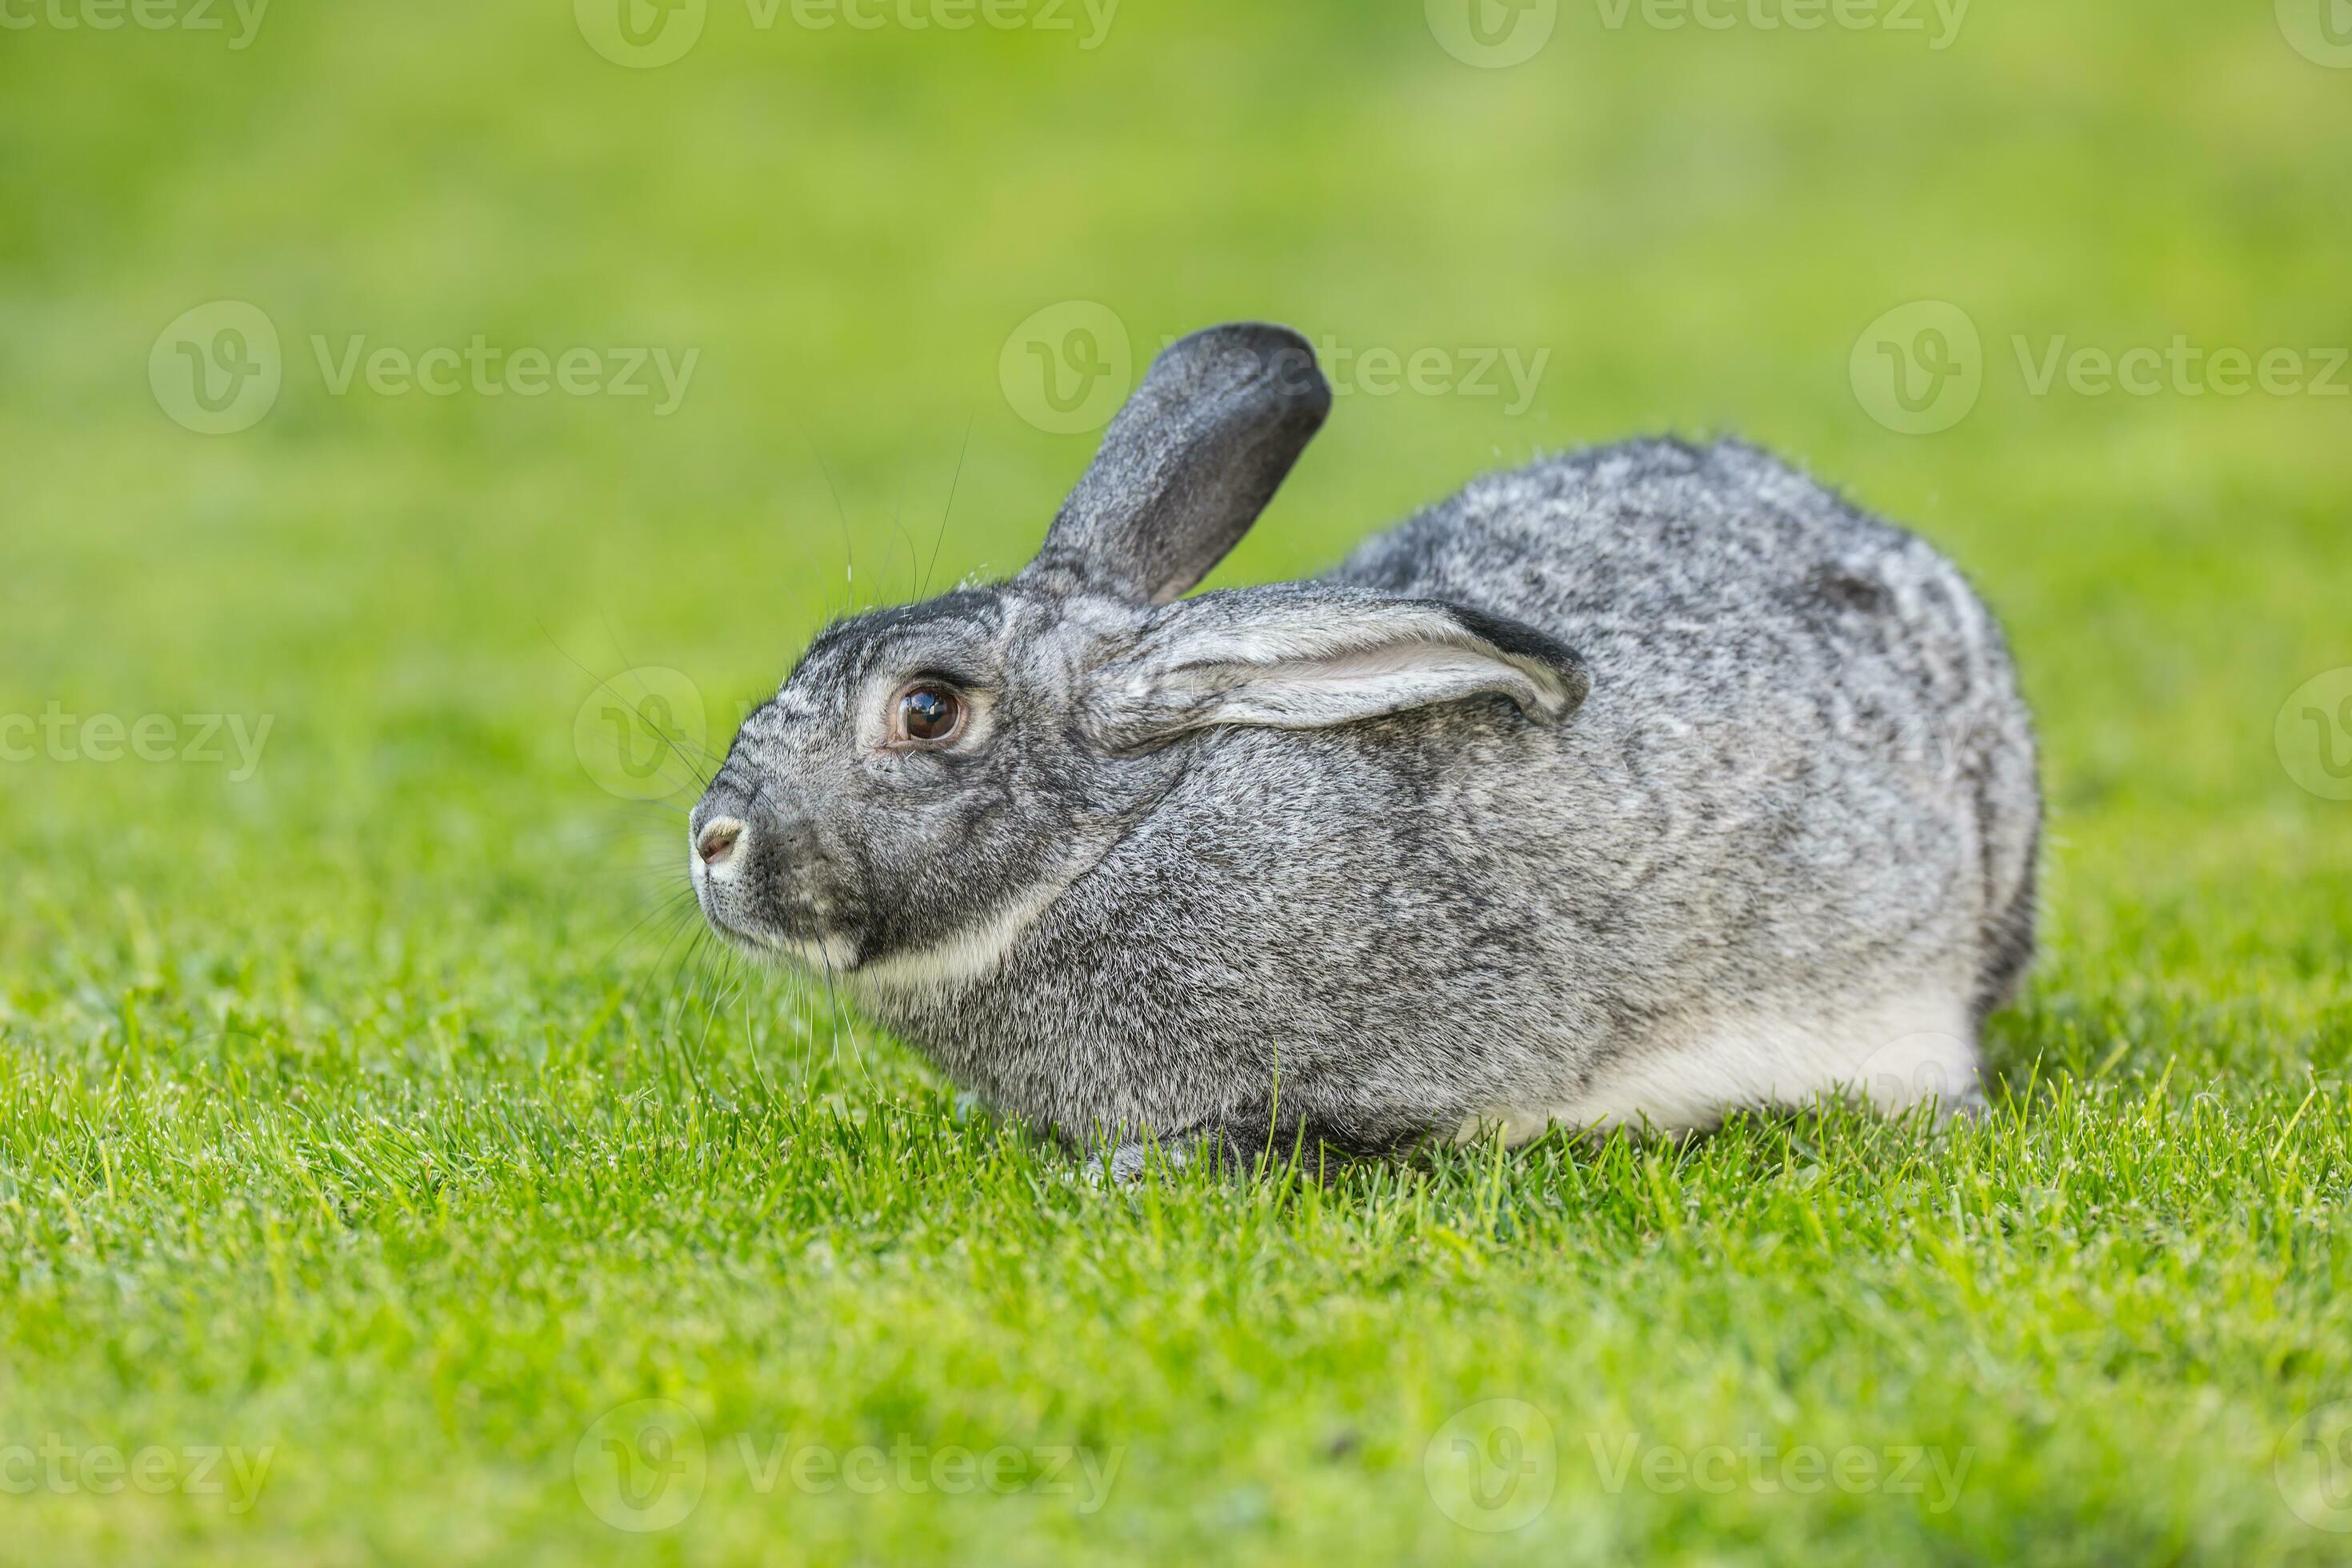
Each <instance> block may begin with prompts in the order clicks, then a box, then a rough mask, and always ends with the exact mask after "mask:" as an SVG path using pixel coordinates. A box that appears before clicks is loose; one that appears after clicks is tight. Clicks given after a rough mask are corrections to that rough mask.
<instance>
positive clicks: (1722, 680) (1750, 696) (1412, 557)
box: [1333, 441, 2040, 1048]
mask: <svg viewBox="0 0 2352 1568" xmlns="http://www.w3.org/2000/svg"><path fill="white" fill-rule="evenodd" d="M1333 579H1334V580H1335V581H1339V582H1343V583H1350V584H1359V585H1362V586H1367V587H1374V588H1379V589H1381V590H1384V591H1389V592H1395V593H1403V594H1411V595H1423V596H1428V597H1432V598H1442V599H1447V600H1452V601H1455V602H1460V603H1466V604H1469V605H1475V606H1477V607H1479V608H1482V609H1486V610H1488V611H1490V612H1492V613H1495V614H1498V615H1503V616H1512V617H1515V618H1517V619H1519V620H1522V621H1525V622H1527V623H1528V624H1529V625H1532V626H1536V627H1538V628H1539V629H1540V630H1542V631H1544V632H1547V633H1549V635H1551V636H1553V637H1558V638H1559V640H1560V641H1562V642H1563V643H1566V644H1567V645H1568V646H1570V647H1574V648H1576V649H1577V650H1578V651H1579V652H1580V654H1581V655H1582V656H1583V657H1584V658H1585V659H1586V660H1587V661H1588V663H1589V664H1590V666H1591V673H1592V692H1591V698H1590V699H1589V700H1588V701H1587V702H1586V704H1585V706H1584V708H1583V709H1582V710H1580V711H1579V712H1578V714H1577V715H1576V717H1575V719H1574V720H1572V721H1570V723H1569V724H1568V725H1566V726H1564V727H1563V728H1562V729H1561V731H1559V733H1558V737H1557V747H1558V755H1557V762H1558V766H1557V768H1548V769H1546V770H1545V771H1544V773H1542V774H1540V775H1534V776H1530V777H1529V778H1528V782H1527V784H1525V786H1524V788H1523V789H1522V790H1521V791H1520V792H1519V794H1518V799H1517V807H1518V808H1519V809H1521V810H1524V811H1525V813H1526V814H1527V818H1528V831H1529V833H1530V836H1531V837H1537V838H1540V839H1541V840H1543V841H1546V842H1550V843H1556V844H1559V845H1561V846H1563V847H1564V849H1563V854H1564V855H1565V856H1566V857H1567V858H1571V859H1572V860H1573V861H1574V863H1575V864H1576V866H1577V867H1578V868H1579V873H1580V881H1582V882H1584V883H1586V884H1587V885H1588V886H1589V888H1590V889H1591V904H1590V906H1589V908H1588V910H1587V911H1586V921H1587V922H1588V923H1587V927H1586V929H1588V930H1596V929H1604V928H1610V927H1613V928H1614V929H1615V930H1616V931H1618V932H1620V933H1622V934H1623V936H1624V940H1623V941H1622V942H1619V943H1618V944H1617V946H1618V951H1619V952H1621V953H1622V956H1623V958H1624V960H1625V963H1624V967H1623V969H1622V972H1621V990H1620V994H1621V995H1622V997H1623V998H1624V999H1625V1001H1626V1002H1627V1003H1628V1004H1629V1005H1631V1006H1633V1007H1634V1008H1637V1009H1642V1010H1655V1011H1658V1012H1670V1011H1673V1010H1675V1009H1676V1008H1678V1007H1683V1006H1685V1005H1688V999H1689V998H1690V996H1691V995H1693V994H1694V993H1695V992H1705V993H1706V994H1713V995H1717V996H1727V997H1728V996H1738V997H1748V998H1756V999H1758V1001H1759V1005H1760V1006H1761V1007H1762V1008H1763V1010H1764V1012H1765V1013H1767V1014H1771V1013H1773V1012H1774V1010H1775V1008H1785V1007H1786V1006H1789V1005H1796V1003H1797V1002H1798V1001H1799V1000H1801V998H1802V996H1803V995H1804V994H1805V993H1806V992H1807V991H1809V990H1810V991H1811V992H1814V993H1816V994H1819V993H1821V992H1823V991H1825V990H1842V991H1843V992H1844V993H1845V994H1846V995H1845V999H1846V1000H1847V1001H1853V1002H1854V1003H1856V1005H1859V1001H1860V999H1861V998H1863V997H1864V996H1866V995H1868V994H1871V993H1873V991H1874V990H1884V989H1885V988H1886V986H1887V985H1889V984H1891V983H1892V982H1891V979H1890V977H1893V976H1899V975H1904V974H1916V975H1921V976H1925V977H1927V978H1926V982H1925V983H1926V984H1928V985H1929V986H1930V987H1931V988H1932V989H1934V990H1935V991H1936V993H1937V995H1938V996H1941V995H1944V994H1950V995H1951V996H1952V997H1953V998H1955V1005H1956V1006H1957V1007H1958V1011H1959V1015H1960V1016H1959V1018H1958V1021H1957V1022H1955V1023H1952V1024H1948V1025H1947V1024H1945V1023H1942V1022H1938V1023H1937V1024H1936V1027H1937V1029H1945V1030H1948V1031H1950V1032H1955V1033H1959V1034H1964V1035H1967V1036H1973V1033H1974V1030H1975V1026H1976V1025H1977V1024H1978V1023H1979V1022H1980V1021H1981V1019H1982V1017H1983V1016H1984V1015H1985V1014H1986V1013H1988V1012H1989V1011H1990V1010H1991V1008H1992V1007H1994V1006H1995V1005H1998V1004H1999V1003H2000V1002H2001V1001H2003V1000H2005V999H2006V997H2007V994H2009V992H2010V991H2011V989H2013V987H2014V985H2015V984H2016V982H2017V980H2018V978H2019V976H2020V974H2021V973H2022V970H2023V968H2024V966H2025V964H2026V962H2027V961H2028V959H2029V957H2030V955H2031V952H2032V900H2033V891H2032V881H2033V863H2034V854H2035V847H2036V840H2037V837H2038V834H2039V826H2040V804H2039V803H2040V796H2039V790H2038V785H2037V783H2036V777H2035V763H2034V755H2033V741H2032V728H2031V723H2030V720H2029V718H2028V716H2027V712H2026V710H2025V707H2024V704H2023V702H2022V700H2021V697H2020V695H2019V693H2018V689H2017V685H2016V679H2015V674H2014V671H2013V668H2012V667H2011V660H2010V657H2009V654H2008V651H2007V648H2006V647H2005V645H2004V643H2003V639H2002V637H2001V635H2000V629H1999V627H1998V626H1997V625H1996V624H1995V623H1994V621H1993V619H1992V617H1991V616H1990V614H1989V612H1987V610H1986V609H1985V607H1984V606H1983V605H1982V603H1981V602H1980V601H1979V599H1978V597H1977V595H1976V594H1975V593H1974V591H1973V590H1972V589H1971V588H1970V587H1969V584H1968V583H1967V582H1966V580H1965V579H1964V578H1963V577H1962V576H1961V574H1959V572H1958V569H1957V568H1955V567H1954V566H1953V565H1952V564H1951V563H1949V562H1948V561H1947V560H1946V559H1945V558H1944V557H1943V556H1942V555H1941V554H1940V553H1938V552H1937V551H1936V550H1935V549H1934V548H1932V547H1931V546H1929V545H1928V544H1927V542H1924V541H1922V540H1920V539H1918V538H1917V537H1916V536H1915V535H1912V534H1910V533H1908V532H1906V531H1903V530H1901V529H1898V528H1895V527H1893V526H1891V525H1889V524H1886V523H1885V522H1882V521H1878V520H1876V519H1874V518H1872V517H1870V516H1868V515H1866V514H1865V513H1864V512H1862V511H1860V510H1857V509H1855V508H1854V507H1853V506H1851V505H1850V504H1848V503H1847V502H1845V501H1844V500H1842V499H1840V498H1839V497H1837V496H1835V495H1833V494H1832V493H1831V492H1829V491H1828V490H1826V489H1822V487H1821V486H1819V485H1817V484H1815V483H1814V482H1813V481H1812V480H1811V479H1808V478H1806V477H1805V476H1804V475H1802V474H1801V473H1799V472H1798V471H1796V470H1795V469H1793V468H1790V467H1788V466H1787V465H1785V464H1783V463H1781V462H1780V461H1778V460H1777V459H1775V458H1771V457H1769V455H1767V454H1765V453H1762V452H1759V451H1758V450H1756V449H1754V448H1752V447H1746V446H1741V445H1737V444H1723V445H1717V446H1712V447H1693V446H1689V445H1685V444H1683V443H1680V442H1675V441H1643V442H1636V443H1632V444H1628V445H1625V446H1621V447H1610V448H1605V449H1601V450H1597V451H1592V452H1587V453H1580V454H1574V455H1570V456H1565V457H1560V458H1550V459H1546V460H1543V461H1540V462H1538V463H1536V464H1534V465H1531V466H1529V467H1528V468H1522V469H1519V470H1517V471H1515V472H1509V473H1503V474H1496V475H1491V476H1488V477H1486V478H1483V479H1479V480H1476V481H1475V482H1474V483H1473V484H1471V485H1470V486H1469V487H1468V488H1466V489H1465V490H1463V491H1462V492H1461V493H1460V494H1459V495H1457V496H1455V497H1454V498H1453V499H1451V500H1447V501H1445V502H1444V503H1442V504H1440V505H1438V506H1436V507H1433V508H1432V509H1430V510H1426V511H1424V512H1423V513H1422V514H1421V515H1419V516H1417V517H1415V518H1414V519H1412V521H1409V522H1407V523H1405V524H1403V525H1402V526H1400V527H1399V528H1397V529H1395V530H1392V531H1390V532H1388V533H1386V534H1384V535H1381V536H1380V537H1379V538H1376V539H1374V540H1373V541H1371V542H1369V543H1368V544H1367V545H1365V546H1364V547H1363V548H1362V549H1361V550H1360V551H1359V552H1357V553H1356V554H1355V555H1354V556H1353V557H1352V558H1350V559H1349V561H1348V562H1347V563H1345V564H1343V565H1342V566H1341V567H1340V568H1339V570H1338V571H1337V572H1335V573H1334V574H1333ZM1583 951H1585V952H1591V947H1590V946H1589V945H1587V946H1584V948H1583ZM1660 975H1671V976H1673V977H1674V980H1673V982H1672V984H1668V985H1661V984H1656V979H1655V977H1657V976H1660ZM1775 993H1780V994H1781V996H1780V1000H1779V1001H1774V1000H1773V999H1772V998H1773V996H1774V994H1775ZM1915 1011H1916V1010H1915ZM1927 1011H1929V1012H1934V1013H1936V1014H1937V1016H1938V1018H1940V1017H1941V1016H1942V1014H1943V1008H1942V1006H1941V1004H1940V1003H1939V1004H1938V1005H1937V1007H1935V1008H1931V1009H1927ZM1693 1027H1694V1028H1695V1029H1699V1030H1711V1029H1715V1028H1717V1025H1716V1024H1714V1023H1706V1024H1699V1025H1694V1026H1693ZM1872 1027H1874V1028H1875V1029H1877V1031H1878V1032H1879V1033H1880V1034H1886V1033H1888V1032H1889V1031H1890V1030H1892V1029H1894V1028H1895V1027H1898V1025H1894V1024H1889V1025H1885V1026H1879V1025H1873V1026H1872ZM1709 1048H1712V1047H1709Z"/></svg>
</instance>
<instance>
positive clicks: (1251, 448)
mask: <svg viewBox="0 0 2352 1568" xmlns="http://www.w3.org/2000/svg"><path fill="white" fill-rule="evenodd" d="M1330 411H1331V388H1330V384H1328V382H1326V381H1325V380H1324V379H1323V373H1322V372H1321V371H1320V370H1318V369H1317V368H1316V364H1315V351H1314V350H1313V349H1312V348H1310V347H1308V346H1307V340H1306V339H1305V338H1302V337H1300V336H1299V335H1298V334H1297V332H1294V331H1290V330H1289V329H1288V328H1287V327H1276V326H1267V325H1265V324H1263V323H1255V322H1249V323H1242V324H1237V325H1234V326H1224V327H1212V328H1209V329H1208V330H1207V331H1199V332H1194V333H1193V334H1192V336H1191V337H1188V338H1184V339H1181V340H1180V341H1178V342H1174V343H1171V344H1170V345H1169V347H1168V348H1167V350H1166V351H1165V352H1163V353H1161V354H1160V357H1159V358H1158V359H1157V360H1155V361H1153V362H1152V365H1151V370H1150V374H1147V375H1146V376H1145V377H1144V378H1143V384H1142V385H1141V386H1139V387H1137V388H1136V389H1135V395H1134V396H1132V397H1130V398H1129V399H1128V402H1127V406H1126V407H1124V408H1122V409H1120V410H1119V411H1118V417H1117V418H1115V419H1113V420H1112V421H1111V423H1110V429H1109V431H1108V433H1107V434H1105V436H1104V437H1103V444H1102V450H1101V451H1100V452H1098V453H1097V455H1096V457H1095V460H1094V466H1093V467H1092V468H1088V469H1087V473H1086V477H1085V478H1084V479H1080V480H1079V481H1078V488H1077V489H1075V490H1073V491H1072V492H1071V493H1070V499H1069V500H1067V501H1066V502H1064V503H1063V505H1062V510H1061V513H1060V515H1059V516H1057V517H1056V518H1055V520H1054V526H1053V529H1052V531H1050V532H1048V533H1047V534H1046V536H1045V548H1044V549H1042V550H1040V551H1039V552H1038V554H1037V559H1036V560H1035V561H1034V562H1033V563H1031V564H1030V566H1029V569H1028V570H1027V571H1026V572H1024V574H1022V576H1023V579H1024V581H1028V582H1032V583H1041V584H1048V585H1051V586H1053V587H1055V588H1056V589H1059V590H1061V591H1065V592H1080V593H1095V594H1103V595H1109V596H1111V597H1114V598H1119V599H1125V600H1128V601H1129V602H1130V603H1136V604H1147V605H1164V604H1166V603H1168V601H1170V600H1171V599H1173V598H1176V597H1178V596H1179V595H1182V594H1184V593H1186V592H1188V591H1189V590H1191V589H1192V588H1193V587H1194V586H1195V585H1197V584H1199V583H1200V581H1201V579H1202V578H1203V577H1205V576H1207V575H1208V574H1209V571H1210V568H1212V567H1213V566H1215V565H1216V563H1218V562H1220V561H1222V560H1223V559H1224V557H1225V552H1227V551H1229V550H1231V549H1232V548H1233V547H1234V544H1235V543H1237V542H1239V541H1240V539H1241V536H1242V535H1243V534H1244V533H1246V532H1248V531H1249V526H1250V524H1251V523H1253V522H1255V521H1257V514H1258V513H1259V512H1260V511H1262V510H1265V503H1266V502H1267V501H1269V500H1273V499H1274V492H1275V491H1276V489H1278V488H1280V486H1281V484H1282V481H1283V479H1284V477H1285V476H1286V475H1287V474H1288V473H1289V472H1290V466H1291V465H1292V464H1293V463H1296V462H1297V460H1298V454H1299V453H1301V452H1302V451H1304V450H1306V448H1307V442H1308V441H1310V440H1312V439H1313V438H1314V436H1315V432H1316V431H1317V430H1318V429H1320V428H1321V427H1322V425H1323V418H1324V416H1325V415H1327V414H1328V413H1329V412H1330Z"/></svg>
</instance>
